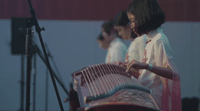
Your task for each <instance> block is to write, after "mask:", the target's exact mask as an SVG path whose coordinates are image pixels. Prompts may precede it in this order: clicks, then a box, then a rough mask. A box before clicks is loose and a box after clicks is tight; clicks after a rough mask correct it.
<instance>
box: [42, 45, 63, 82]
mask: <svg viewBox="0 0 200 111" xmlns="http://www.w3.org/2000/svg"><path fill="white" fill-rule="evenodd" d="M45 46H46V50H47V53H48V56H49V58H50V59H51V61H52V63H53V66H54V68H55V70H56V73H57V75H58V77H59V79H60V81H61V82H62V83H63V85H64V81H63V79H62V77H61V75H60V72H59V70H58V68H57V66H56V62H55V61H54V59H53V55H52V54H51V52H50V50H49V48H48V45H47V44H46V43H45Z"/></svg>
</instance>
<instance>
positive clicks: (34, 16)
mask: <svg viewBox="0 0 200 111" xmlns="http://www.w3.org/2000/svg"><path fill="white" fill-rule="evenodd" d="M28 3H29V6H30V13H31V15H32V18H31V21H32V24H33V25H35V29H36V32H37V33H38V36H39V39H40V43H41V46H42V49H43V52H44V56H45V58H46V62H47V67H48V69H49V72H50V75H51V79H52V82H53V86H54V89H55V92H56V96H57V99H58V103H59V106H60V109H61V111H64V108H63V106H62V102H61V99H60V96H59V92H58V89H57V86H56V82H55V79H54V76H53V72H52V70H51V66H50V62H49V59H48V56H47V53H46V50H45V47H44V42H43V39H42V35H41V33H40V32H41V31H42V30H44V28H43V29H41V28H40V27H39V24H38V21H37V19H36V15H35V11H34V9H33V7H32V4H31V2H30V0H28ZM27 75H28V73H27ZM29 76H30V75H29ZM27 78H28V77H27ZM27 80H28V79H27ZM29 80H30V77H29ZM29 82H30V81H29ZM29 85H30V83H29ZM29 90H30V89H29ZM27 93H30V91H29V92H27ZM27 95H29V99H27V104H28V103H29V102H30V94H27ZM28 100H29V101H28ZM26 111H30V108H29V107H27V109H26Z"/></svg>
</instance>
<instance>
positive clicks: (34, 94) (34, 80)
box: [33, 50, 36, 111]
mask: <svg viewBox="0 0 200 111" xmlns="http://www.w3.org/2000/svg"><path fill="white" fill-rule="evenodd" d="M34 51H35V50H34ZM33 64H34V65H33V69H34V73H33V111H35V106H36V104H35V103H36V54H35V53H34V63H33Z"/></svg>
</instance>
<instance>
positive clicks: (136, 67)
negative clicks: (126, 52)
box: [126, 60, 148, 72]
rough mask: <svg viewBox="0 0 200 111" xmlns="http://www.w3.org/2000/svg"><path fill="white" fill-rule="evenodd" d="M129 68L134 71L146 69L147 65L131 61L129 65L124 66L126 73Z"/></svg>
mask: <svg viewBox="0 0 200 111" xmlns="http://www.w3.org/2000/svg"><path fill="white" fill-rule="evenodd" d="M131 67H132V68H134V69H147V68H148V64H146V63H142V62H138V61H135V60H132V61H131V62H130V63H128V64H127V65H126V72H128V71H129V70H130V68H131Z"/></svg>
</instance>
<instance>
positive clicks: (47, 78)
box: [45, 44, 51, 111]
mask: <svg viewBox="0 0 200 111" xmlns="http://www.w3.org/2000/svg"><path fill="white" fill-rule="evenodd" d="M45 45H46V44H45ZM47 52H48V57H50V56H51V55H50V53H49V51H47ZM48 90H49V74H48V68H46V88H45V95H46V96H45V111H48V95H49V94H48Z"/></svg>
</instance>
